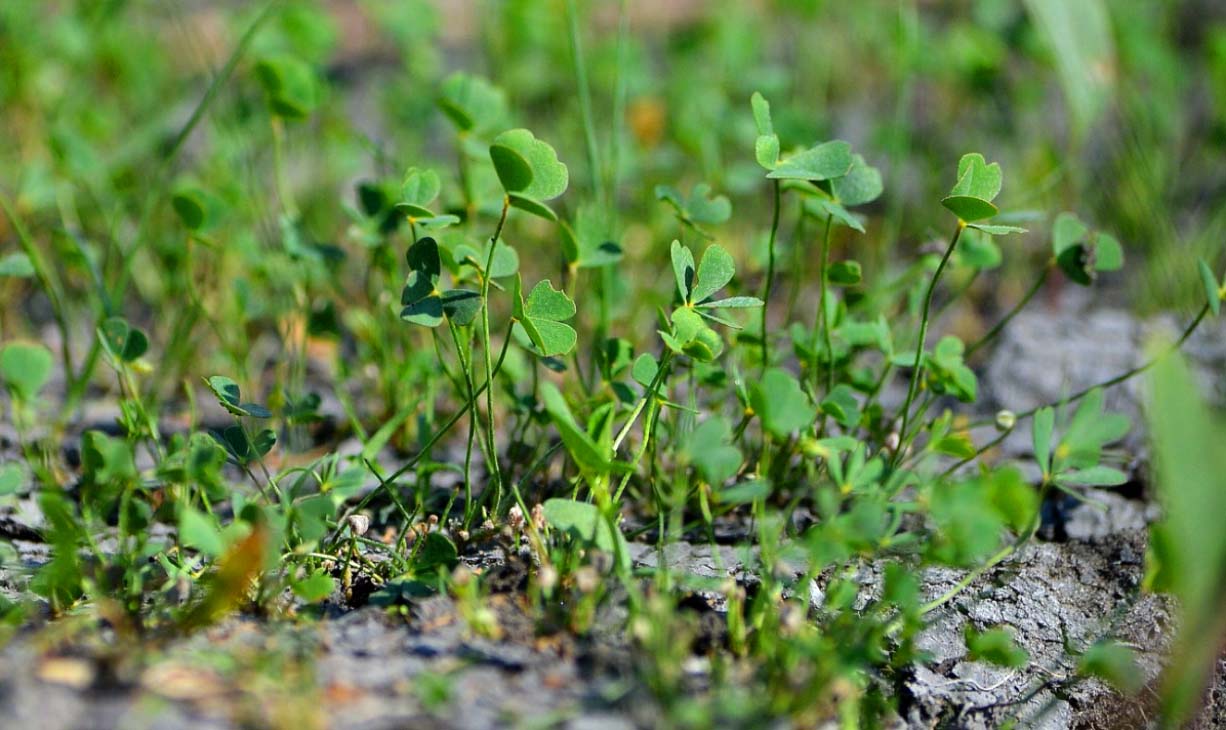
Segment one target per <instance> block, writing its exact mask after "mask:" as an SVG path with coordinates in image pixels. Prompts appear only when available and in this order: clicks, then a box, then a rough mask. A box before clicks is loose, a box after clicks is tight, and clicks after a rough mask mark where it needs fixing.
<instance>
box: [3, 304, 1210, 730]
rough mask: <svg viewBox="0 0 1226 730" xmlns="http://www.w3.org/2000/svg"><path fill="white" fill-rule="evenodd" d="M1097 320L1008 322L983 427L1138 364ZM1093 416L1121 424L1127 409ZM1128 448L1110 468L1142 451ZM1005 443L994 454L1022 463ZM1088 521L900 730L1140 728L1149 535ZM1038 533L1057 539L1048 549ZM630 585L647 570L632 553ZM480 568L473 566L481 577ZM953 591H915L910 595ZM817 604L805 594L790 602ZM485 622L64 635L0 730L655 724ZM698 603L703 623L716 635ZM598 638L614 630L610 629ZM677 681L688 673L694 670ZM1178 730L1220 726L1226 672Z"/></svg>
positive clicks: (10, 586) (1150, 663) (1148, 512)
mask: <svg viewBox="0 0 1226 730" xmlns="http://www.w3.org/2000/svg"><path fill="white" fill-rule="evenodd" d="M1162 326H1166V327H1169V326H1170V325H1163V324H1161V323H1159V324H1157V325H1153V324H1140V323H1137V322H1136V321H1134V320H1132V319H1131V318H1129V317H1127V316H1125V315H1122V314H1119V313H1115V312H1109V311H1100V312H1095V313H1092V314H1089V315H1085V316H1069V317H1054V318H1053V317H1051V316H1050V315H1048V316H1042V315H1040V316H1036V317H1034V318H1028V317H1021V318H1019V320H1018V322H1017V326H1016V327H1015V328H1013V329H1012V330H1011V331H1010V333H1009V334H1008V335H1006V337H1005V338H1004V340H1003V341H1002V342H1001V343H1000V346H999V348H997V353H998V354H997V355H996V356H995V357H994V358H993V360H992V361H990V362H989V363H987V364H986V366H985V367H984V368H983V371H982V375H983V385H984V389H985V392H986V393H987V395H988V397H989V398H990V399H991V400H992V402H993V406H992V407H1009V408H1013V409H1015V410H1019V411H1020V410H1025V409H1027V408H1029V407H1031V406H1033V405H1037V404H1039V403H1040V402H1046V401H1048V400H1051V399H1055V398H1058V397H1059V396H1060V394H1061V393H1067V392H1069V391H1071V390H1075V389H1077V388H1079V387H1082V386H1084V385H1087V384H1089V383H1091V382H1093V381H1095V380H1097V379H1100V378H1102V377H1105V376H1108V375H1110V374H1113V373H1114V372H1116V371H1118V370H1120V369H1123V368H1126V367H1129V366H1131V365H1134V364H1136V361H1137V360H1136V358H1137V355H1136V353H1137V352H1140V351H1141V350H1138V344H1139V343H1140V342H1141V341H1142V340H1144V338H1146V337H1147V333H1148V332H1150V331H1153V330H1154V329H1155V327H1162ZM1217 334H1220V331H1218V332H1214V333H1209V334H1206V335H1203V336H1198V337H1197V338H1194V339H1193V341H1192V342H1191V351H1192V352H1193V353H1194V354H1195V355H1196V360H1197V361H1198V363H1199V364H1200V365H1201V367H1202V369H1203V372H1205V373H1206V378H1207V381H1206V385H1207V386H1208V387H1213V386H1214V385H1217V383H1214V382H1212V381H1211V380H1210V379H1209V378H1210V374H1211V373H1212V372H1217V373H1221V372H1224V371H1226V370H1224V369H1223V367H1222V365H1223V362H1226V346H1223V345H1221V343H1222V342H1223V340H1222V339H1221V338H1220V337H1216V336H1215V335H1217ZM1109 403H1110V404H1111V405H1113V406H1115V407H1117V408H1120V409H1122V410H1126V411H1129V412H1131V413H1133V414H1134V415H1136V413H1137V411H1136V408H1137V403H1138V398H1137V391H1136V390H1135V388H1125V389H1121V390H1120V391H1119V392H1117V393H1114V394H1112V396H1111V398H1110V399H1109ZM1143 444H1144V440H1143V438H1142V437H1134V440H1133V441H1131V442H1130V445H1129V449H1132V450H1135V451H1134V453H1141V451H1142V450H1143ZM1026 448H1027V443H1026V441H1025V440H1024V439H1019V440H1017V441H1011V442H1009V443H1007V444H1006V448H1005V453H1006V454H1008V455H1024V454H1025V451H1026ZM1088 496H1089V497H1091V498H1092V503H1077V502H1071V501H1070V503H1068V504H1065V505H1063V506H1062V508H1061V509H1059V510H1057V511H1055V513H1054V516H1053V517H1051V521H1053V522H1058V523H1059V524H1058V525H1053V526H1051V527H1052V529H1049V530H1046V531H1045V532H1044V533H1043V535H1044V536H1045V539H1044V540H1040V541H1038V542H1035V543H1033V544H1031V545H1029V546H1027V547H1025V548H1024V549H1022V550H1021V551H1019V552H1018V553H1017V554H1016V555H1015V556H1013V557H1012V558H1010V559H1008V560H1006V561H1005V562H1003V563H1002V564H1001V565H999V566H998V567H997V568H996V569H994V570H992V571H990V572H988V573H987V574H985V575H984V576H982V577H981V578H980V579H978V580H977V581H976V582H975V583H973V584H972V585H971V587H970V588H969V590H967V591H965V592H964V593H962V594H960V595H959V596H958V597H957V598H955V599H954V600H952V601H950V602H949V603H948V604H946V605H945V606H943V607H942V608H941V609H939V610H938V611H936V612H934V613H933V614H932V620H931V623H930V625H929V626H928V628H927V629H926V630H925V631H924V633H923V635H922V637H921V644H922V646H923V648H924V649H926V650H927V651H928V652H929V658H928V660H927V661H925V662H923V663H921V664H919V665H917V666H915V667H914V669H913V671H912V672H911V673H910V674H909V675H908V676H907V677H905V678H904V682H903V691H902V695H901V696H900V697H899V715H900V716H899V718H898V721H897V724H898V726H899V727H907V728H937V727H949V728H993V727H1000V726H1001V725H1002V724H1005V723H1008V722H1011V721H1016V722H1018V723H1019V726H1021V727H1035V728H1051V729H1052V730H1057V729H1063V728H1139V727H1150V726H1153V724H1152V723H1153V718H1154V715H1155V708H1156V697H1157V696H1156V694H1155V684H1154V683H1155V682H1156V679H1157V677H1158V675H1159V673H1160V671H1161V668H1162V666H1163V661H1164V651H1165V649H1166V648H1167V646H1168V643H1169V642H1170V640H1171V637H1172V634H1173V626H1174V623H1173V611H1174V607H1173V606H1172V605H1171V602H1170V601H1169V600H1168V599H1166V598H1165V597H1162V596H1155V595H1148V594H1144V593H1142V592H1141V591H1140V581H1141V578H1142V575H1143V571H1144V552H1145V540H1146V529H1145V528H1146V526H1147V524H1148V523H1150V522H1152V521H1153V520H1154V519H1156V518H1157V517H1158V510H1157V508H1156V506H1155V505H1153V504H1152V503H1151V502H1149V501H1147V499H1146V495H1145V490H1144V489H1139V490H1130V491H1125V492H1118V493H1117V492H1112V491H1101V490H1100V491H1095V492H1093V493H1091V494H1089V495H1088ZM37 519H38V516H37V514H36V513H34V512H33V511H32V510H30V509H28V508H26V509H24V510H23V508H20V507H18V508H10V509H8V510H7V511H5V513H3V514H0V532H4V533H5V534H6V535H7V536H8V537H9V538H13V544H14V545H16V546H18V547H19V549H20V551H21V557H22V559H23V560H24V561H26V563H27V564H28V565H33V564H37V563H38V562H40V561H41V560H43V559H45V556H46V548H45V546H43V545H42V544H40V543H38V542H36V541H34V540H33V539H32V538H33V537H34V536H35V535H34V534H33V533H31V532H29V531H28V530H29V527H30V526H34V525H37ZM1057 527H1058V529H1056V528H1057ZM720 550H721V552H720V554H719V555H718V556H716V555H713V554H712V551H711V548H709V547H707V546H704V545H689V544H678V545H674V546H670V548H669V550H668V551H667V552H666V553H665V555H664V556H663V560H664V561H665V562H667V563H668V564H669V565H670V566H671V567H673V568H677V569H680V570H685V571H688V572H692V573H695V574H698V575H702V576H707V577H711V576H719V575H721V574H728V575H735V574H736V572H737V570H738V569H739V566H740V565H741V560H742V558H743V555H741V554H740V553H739V552H738V551H737V550H734V549H732V548H721V549H720ZM633 555H634V558H635V562H636V564H638V565H643V566H650V565H656V564H658V563H659V561H660V560H661V556H660V555H658V554H657V553H656V552H655V551H654V550H652V549H649V548H648V547H647V546H642V545H635V546H633ZM487 567H488V566H487ZM20 575H21V571H20V570H14V569H13V567H12V566H6V567H2V568H0V592H3V593H5V594H7V595H10V596H12V595H13V594H14V592H15V590H16V585H17V583H18V582H19V581H20V580H21V577H20ZM963 575H964V573H963V572H960V571H954V570H950V569H943V568H933V569H928V570H927V571H925V573H924V574H923V584H924V590H925V592H926V593H927V595H928V596H929V597H935V596H938V595H940V594H942V593H943V592H944V591H945V590H946V589H948V588H949V587H950V586H952V585H953V584H954V583H956V582H957V581H958V580H959V579H960V578H961V577H962V576H963ZM858 580H860V582H862V583H863V584H864V586H865V588H866V591H865V592H866V593H871V591H872V590H873V588H874V586H876V585H877V583H878V582H879V580H880V576H879V575H878V574H877V572H876V570H875V569H874V567H873V566H871V565H869V566H865V567H864V568H863V569H862V571H861V573H860V575H859V577H858ZM810 589H811V590H812V591H816V592H820V591H821V590H822V585H821V584H820V581H819V582H817V583H815V584H814V585H813V586H811V587H810ZM491 601H492V603H491V607H492V609H493V610H494V612H495V614H496V615H497V617H498V619H499V623H500V625H501V626H502V627H503V636H502V637H501V638H500V639H498V640H491V639H488V638H481V637H478V636H476V635H474V634H473V633H472V632H471V631H469V630H468V627H467V624H466V623H465V621H464V620H463V618H462V616H461V614H460V612H459V611H458V610H457V606H456V605H455V603H454V602H453V601H452V599H450V598H448V597H446V596H436V597H432V598H429V599H425V600H423V601H419V602H416V603H414V604H413V606H412V608H411V610H409V611H408V612H407V614H391V613H388V612H387V611H386V610H384V609H381V608H377V607H373V606H366V607H363V608H359V609H357V610H343V609H342V608H341V607H339V606H331V607H330V608H326V609H325V611H324V614H325V615H324V616H323V617H322V619H321V620H317V621H316V620H310V621H289V622H266V621H260V620H256V619H253V618H245V617H235V618H230V619H227V620H225V621H224V622H222V623H221V624H220V625H217V626H215V627H213V628H210V629H208V630H206V631H204V632H202V633H199V634H196V635H193V636H190V637H187V638H167V639H164V640H163V641H161V642H160V643H158V644H157V645H156V646H155V647H154V648H147V649H146V650H145V651H144V652H142V653H134V652H123V651H119V650H117V649H116V648H115V647H116V646H122V645H123V643H124V639H123V637H121V636H108V635H98V633H97V631H92V632H90V631H85V630H83V629H82V628H81V627H80V626H79V625H78V623H76V622H74V621H73V620H72V619H71V618H69V619H66V620H61V621H58V622H56V623H55V624H51V625H48V626H43V627H39V628H26V629H23V630H21V631H19V632H18V633H17V634H16V635H15V636H14V637H13V639H12V640H11V641H9V642H8V643H7V644H6V645H5V646H4V647H3V648H2V649H0V718H4V719H3V721H2V722H0V725H2V726H3V727H22V728H48V729H58V728H65V729H67V728H112V727H122V728H189V727H193V728H194V727H203V728H233V727H262V726H279V727H308V728H309V727H337V728H340V727H344V728H417V727H421V728H435V727H443V728H446V727H457V728H478V727H562V728H576V729H578V728H584V729H586V730H596V729H597V728H599V729H601V730H612V729H614V728H631V727H645V726H651V725H652V724H653V720H654V716H653V714H652V713H651V712H650V704H649V703H645V702H641V701H639V697H638V695H637V694H636V688H635V685H634V683H633V681H632V677H633V665H632V663H631V659H630V657H629V655H628V653H627V652H626V651H625V649H624V643H623V640H622V639H621V638H620V636H619V633H618V632H617V631H616V630H615V629H612V628H610V629H608V630H606V631H603V632H599V631H598V632H597V636H598V637H600V638H597V639H591V640H584V641H577V640H574V639H571V638H559V637H540V636H537V635H536V634H535V632H534V630H533V625H532V622H531V621H530V620H529V619H528V618H527V617H526V615H525V614H524V613H523V611H522V610H521V608H520V603H519V600H518V597H517V594H516V593H514V592H506V593H496V594H495V595H494V596H493V597H492V599H491ZM718 608H719V607H718V604H716V605H715V606H714V607H713V608H712V609H711V611H712V613H713V614H714V615H715V620H718ZM968 624H969V625H971V626H973V627H975V628H976V629H987V628H991V627H996V626H1008V627H1012V629H1013V630H1014V631H1015V632H1016V639H1017V643H1018V644H1019V645H1020V646H1022V647H1023V648H1025V649H1026V650H1027V651H1028V652H1029V655H1030V661H1029V662H1028V663H1027V665H1026V666H1025V667H1023V668H1020V669H1014V670H1009V669H1001V668H999V667H995V666H992V665H988V664H984V663H981V662H976V661H971V660H969V658H968V656H967V649H966V646H965V644H964V641H963V630H964V627H965V626H966V625H968ZM609 625H610V626H613V625H614V624H613V622H612V621H610V623H609ZM1105 636H1111V637H1114V638H1117V639H1119V640H1121V641H1123V642H1125V643H1127V644H1129V645H1131V646H1132V647H1134V648H1135V649H1136V650H1137V652H1138V656H1139V658H1140V662H1139V669H1138V671H1140V672H1142V673H1143V675H1144V677H1143V679H1144V680H1145V688H1144V689H1143V690H1142V691H1141V693H1139V694H1138V695H1137V696H1135V697H1122V696H1120V695H1118V694H1116V693H1114V692H1112V691H1111V690H1109V689H1108V688H1107V687H1106V686H1105V685H1103V684H1101V683H1099V682H1097V681H1089V682H1086V681H1080V682H1078V681H1074V676H1073V671H1074V666H1073V665H1072V663H1071V662H1072V660H1070V659H1069V658H1068V654H1067V651H1066V647H1073V648H1084V647H1086V646H1088V645H1089V644H1090V643H1092V642H1093V641H1095V640H1096V639H1098V638H1101V637H1105ZM687 671H690V672H693V673H695V674H698V675H701V674H702V672H703V671H704V668H703V665H702V664H701V662H695V664H694V666H693V667H687ZM1206 699H1207V705H1206V707H1205V709H1204V710H1203V711H1202V712H1201V713H1200V715H1199V716H1198V717H1197V719H1196V720H1195V726H1196V727H1204V728H1211V727H1226V663H1219V666H1218V673H1217V676H1216V678H1215V680H1214V683H1213V686H1212V688H1211V691H1210V693H1209V695H1208V696H1207V698H1206Z"/></svg>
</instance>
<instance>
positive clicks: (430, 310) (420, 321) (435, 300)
mask: <svg viewBox="0 0 1226 730" xmlns="http://www.w3.org/2000/svg"><path fill="white" fill-rule="evenodd" d="M405 260H406V261H407V262H408V264H409V276H408V278H407V279H406V280H405V285H404V289H402V290H401V292H400V304H401V307H402V308H401V310H400V318H401V319H403V320H404V321H406V322H410V323H412V324H417V325H421V326H423V327H437V326H439V325H440V324H442V323H443V316H444V315H446V316H447V318H448V319H450V320H451V321H452V322H455V323H456V324H458V325H460V326H467V325H469V324H472V322H473V320H474V319H475V318H476V316H477V313H478V312H480V311H481V295H480V294H478V293H477V292H475V291H471V290H469V289H447V290H446V291H439V289H438V280H439V275H440V274H441V272H442V261H441V260H440V258H439V250H438V242H437V241H435V240H434V239H433V238H430V237H429V236H426V237H424V238H420V239H418V240H417V242H416V243H414V244H413V245H412V246H410V247H409V250H408V252H407V253H406V254H405Z"/></svg>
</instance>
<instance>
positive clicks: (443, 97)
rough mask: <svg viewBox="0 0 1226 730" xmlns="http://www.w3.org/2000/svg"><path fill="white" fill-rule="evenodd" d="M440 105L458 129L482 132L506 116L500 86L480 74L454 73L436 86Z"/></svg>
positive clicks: (497, 124)
mask: <svg viewBox="0 0 1226 730" xmlns="http://www.w3.org/2000/svg"><path fill="white" fill-rule="evenodd" d="M438 105H439V108H440V109H442V110H443V113H444V114H446V115H447V117H448V118H449V119H451V121H452V122H453V123H454V124H455V125H456V127H458V128H459V129H461V130H464V131H472V132H477V133H484V132H488V131H490V130H493V129H496V128H497V127H499V126H501V125H502V123H503V120H504V119H505V118H506V116H507V100H506V95H505V94H503V93H502V90H501V89H499V88H497V87H495V86H494V85H492V84H491V83H490V82H488V81H486V80H485V79H483V78H479V77H476V76H469V75H468V74H465V73H455V74H452V75H451V76H448V77H447V79H446V80H445V81H443V83H442V86H441V87H440V88H439V97H438Z"/></svg>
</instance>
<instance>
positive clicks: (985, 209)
mask: <svg viewBox="0 0 1226 730" xmlns="http://www.w3.org/2000/svg"><path fill="white" fill-rule="evenodd" d="M941 205H943V206H945V208H946V209H948V210H949V211H950V212H951V213H953V214H954V215H956V216H958V218H959V219H960V220H962V221H965V222H966V223H973V222H975V221H981V220H987V219H988V218H991V217H992V216H994V215H996V214H997V213H998V212H999V211H998V210H997V209H996V206H995V205H992V204H991V203H989V202H988V201H986V200H980V199H979V198H974V197H970V196H966V195H951V196H949V197H948V198H945V199H944V200H942V201H941Z"/></svg>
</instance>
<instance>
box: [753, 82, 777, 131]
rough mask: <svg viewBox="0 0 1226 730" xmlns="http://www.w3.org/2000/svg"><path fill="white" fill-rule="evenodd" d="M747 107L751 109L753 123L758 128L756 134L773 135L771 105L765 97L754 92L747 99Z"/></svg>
mask: <svg viewBox="0 0 1226 730" xmlns="http://www.w3.org/2000/svg"><path fill="white" fill-rule="evenodd" d="M749 106H750V108H752V109H753V122H754V125H756V126H757V128H758V134H774V133H775V127H774V125H773V124H772V123H771V105H770V102H769V101H767V100H766V97H764V96H762V94H761V93H759V92H757V91H755V92H753V96H751V97H749Z"/></svg>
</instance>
